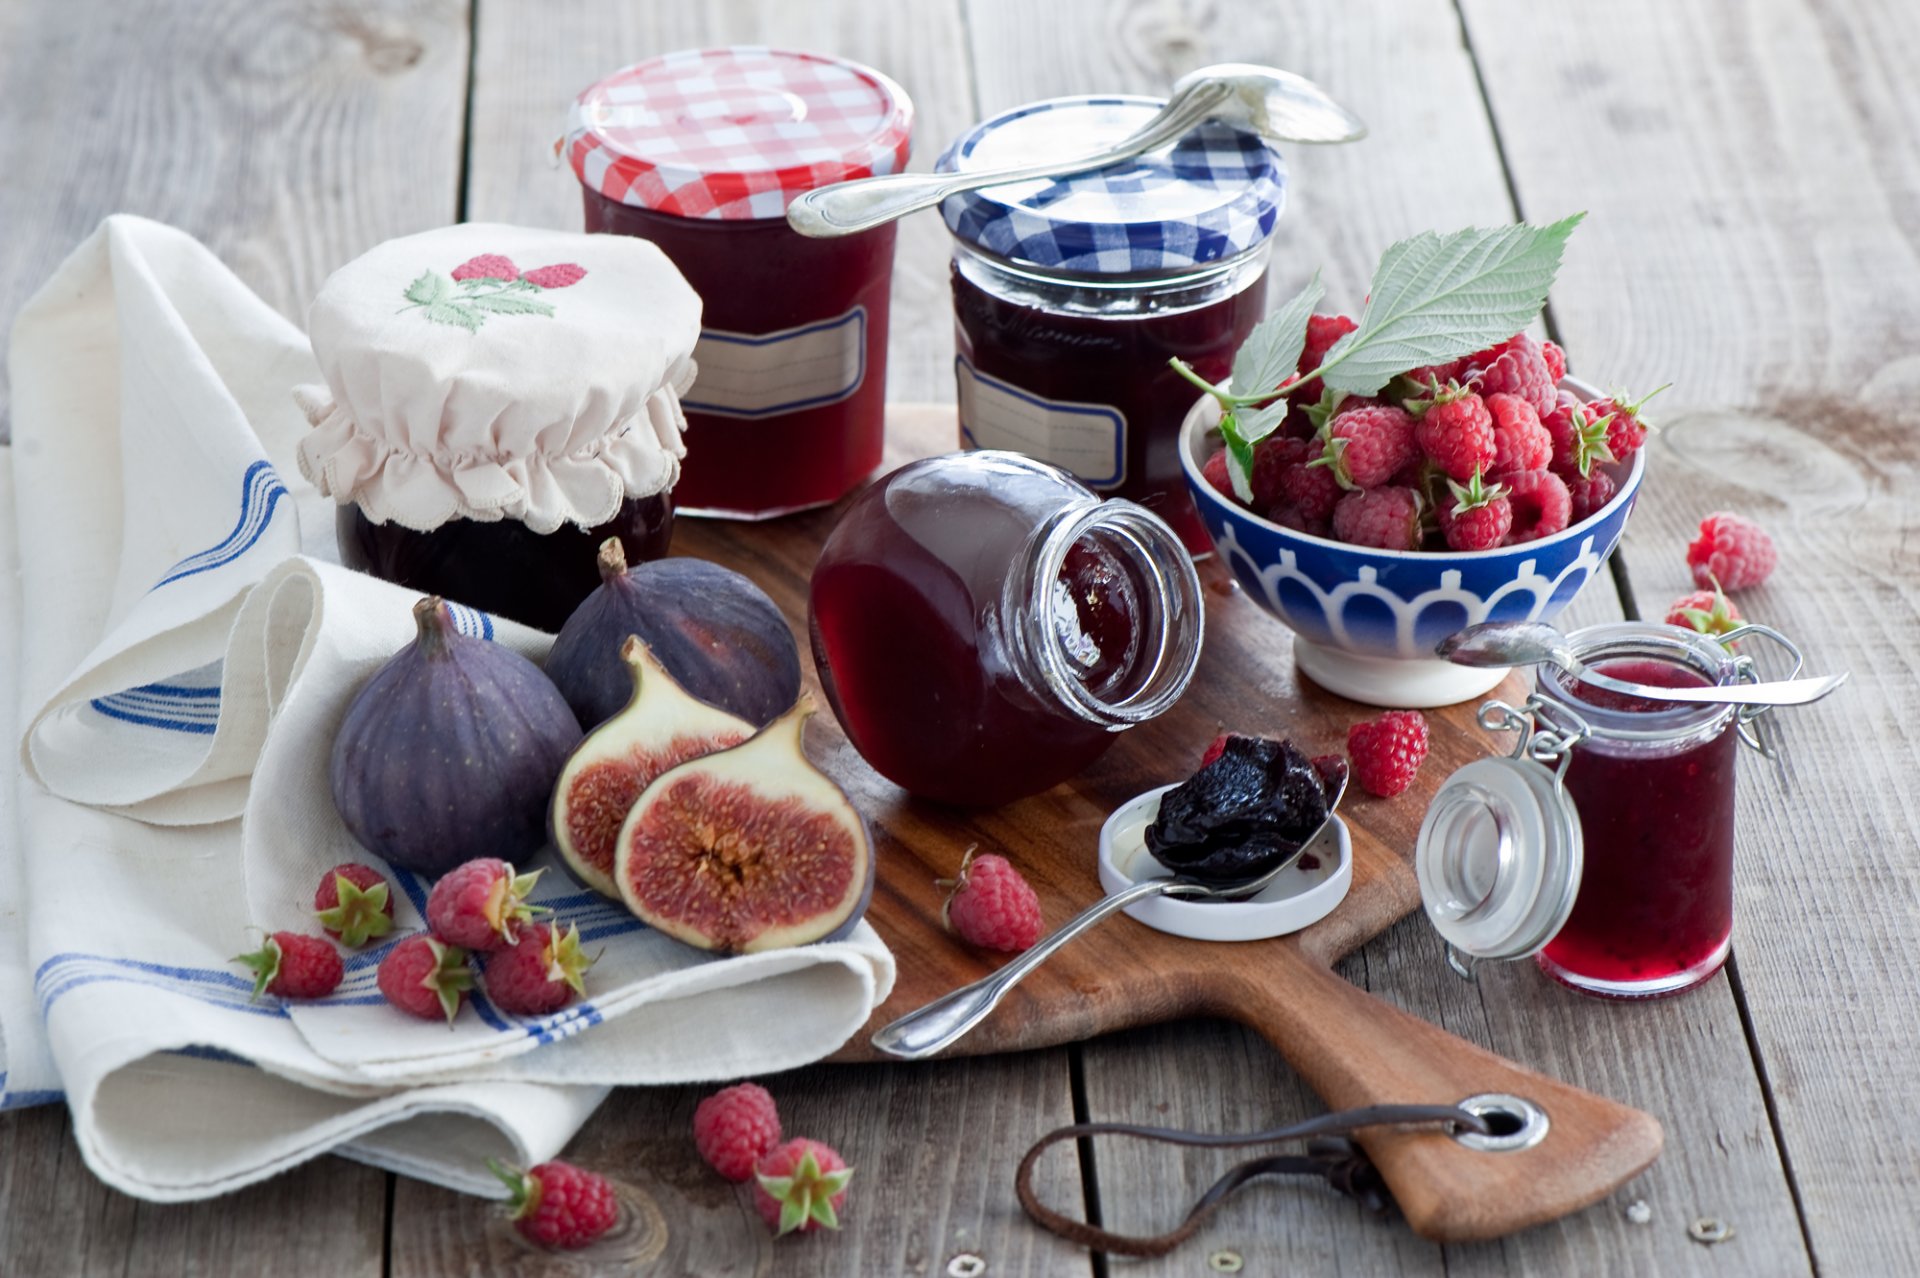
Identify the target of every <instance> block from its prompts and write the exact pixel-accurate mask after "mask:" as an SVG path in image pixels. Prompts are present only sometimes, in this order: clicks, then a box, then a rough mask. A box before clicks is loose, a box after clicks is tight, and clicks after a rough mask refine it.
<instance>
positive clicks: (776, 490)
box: [563, 47, 913, 519]
mask: <svg viewBox="0 0 1920 1278" xmlns="http://www.w3.org/2000/svg"><path fill="white" fill-rule="evenodd" d="M912 122H913V105H912V103H911V102H910V101H909V100H908V98H907V95H906V93H905V92H904V91H903V90H902V89H901V88H900V86H899V85H897V84H895V83H894V82H893V81H891V80H889V79H888V78H887V77H885V76H883V75H881V74H880V73H879V72H877V71H874V70H872V69H870V68H868V67H864V66H860V65H859V64H857V63H853V62H847V61H844V60H842V59H838V58H827V57H821V56H818V55H815V54H810V53H791V52H784V51H780V50H774V49H765V48H750V47H734V48H722V49H695V50H688V51H684V52H679V53H668V54H663V55H661V56H659V57H656V58H650V59H648V60H647V61H645V62H640V63H637V64H635V65H633V66H630V67H626V68H624V69H622V70H620V71H616V72H614V73H613V74H612V75H610V76H608V77H607V78H606V79H604V80H602V81H600V82H599V83H598V84H595V85H593V86H592V87H591V88H589V89H587V90H586V91H585V92H583V93H582V94H581V95H580V97H579V99H578V100H577V101H576V102H575V103H574V104H573V108H572V111H571V114H570V116H569V119H568V125H567V135H566V139H565V141H564V144H563V145H564V146H565V149H566V154H567V158H568V159H569V161H571V163H572V165H573V170H574V172H575V174H577V175H578V176H579V178H580V182H581V187H582V198H583V200H584V201H585V206H586V229H587V230H589V231H605V232H611V233H613V234H617V235H635V236H639V237H641V238H643V239H647V240H651V241H652V242H654V243H655V244H658V245H659V246H660V248H661V249H662V250H664V251H665V253H666V254H667V256H668V257H669V258H670V259H671V260H672V261H673V263H674V265H675V266H677V267H679V268H680V272H681V274H683V275H685V276H686V278H687V281H688V282H689V283H690V284H692V285H693V288H694V291H695V292H697V293H699V294H700V297H701V300H702V302H703V303H704V305H705V310H704V314H703V316H702V319H701V333H700V342H699V345H698V346H697V347H696V348H695V350H694V359H695V361H696V363H697V364H698V365H699V375H698V377H697V379H696V381H695V383H694V386H693V389H692V390H691V391H690V392H689V393H688V394H687V395H686V396H685V398H684V400H683V406H684V407H685V409H686V414H687V422H688V426H689V429H688V436H687V457H686V459H685V462H684V463H683V465H682V468H681V473H680V479H679V483H678V484H677V486H676V488H675V491H674V497H675V501H676V504H677V505H678V507H679V509H680V511H681V513H683V514H693V515H723V516H729V517H733V518H746V519H766V518H771V517H773V516H776V515H781V514H786V513H788V512H790V511H795V510H801V509H805V508H807V507H810V506H820V505H825V504H827V503H829V502H832V501H835V500H837V499H838V498H840V497H841V496H843V495H845V494H846V493H847V492H849V491H850V490H851V489H852V488H853V487H854V485H856V484H858V483H859V482H860V481H861V480H862V479H864V478H865V477H866V476H867V475H869V474H871V473H872V472H873V470H874V468H875V467H877V466H878V465H879V464H880V453H881V445H882V437H883V434H884V425H885V408H886V386H887V320H888V300H889V295H890V290H891V288H892V282H893V245H894V227H893V226H892V225H891V224H889V225H887V226H883V227H878V228H876V229H874V230H871V231H866V232H863V233H861V234H858V235H850V236H844V237H842V238H839V239H809V238H807V237H805V236H803V235H801V234H800V233H799V232H797V231H794V230H793V229H792V228H790V227H789V226H788V225H787V223H786V218H785V212H786V207H787V205H788V204H789V203H790V202H791V201H792V200H793V199H794V198H795V197H796V196H798V195H800V194H801V193H803V192H805V191H807V190H810V189H812V188H813V187H816V186H825V185H827V184H829V183H833V182H842V181H848V180H850V179H853V178H860V177H868V176H872V175H874V174H881V173H895V172H899V171H900V170H902V169H904V168H905V167H906V162H907V152H908V148H909V142H910V135H911V130H912Z"/></svg>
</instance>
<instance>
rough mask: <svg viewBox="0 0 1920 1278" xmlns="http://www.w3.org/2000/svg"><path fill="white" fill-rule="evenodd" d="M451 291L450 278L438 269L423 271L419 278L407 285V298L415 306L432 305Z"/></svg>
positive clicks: (451, 283)
mask: <svg viewBox="0 0 1920 1278" xmlns="http://www.w3.org/2000/svg"><path fill="white" fill-rule="evenodd" d="M452 291H453V281H452V280H450V279H448V278H447V277H446V276H444V275H442V274H440V273H439V272H438V271H423V272H421V275H420V278H419V279H417V280H415V281H414V282H413V283H411V284H409V285H407V300H408V301H409V302H412V303H413V304H414V305H415V306H432V305H433V304H434V303H436V302H440V301H444V300H445V299H446V296H447V294H448V293H450V292H452Z"/></svg>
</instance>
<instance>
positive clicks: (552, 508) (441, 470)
mask: <svg viewBox="0 0 1920 1278" xmlns="http://www.w3.org/2000/svg"><path fill="white" fill-rule="evenodd" d="M686 364H687V367H686V369H685V370H684V371H682V372H681V375H680V376H678V377H676V378H674V380H673V383H672V384H670V385H666V386H662V387H660V388H659V389H658V390H656V391H654V392H653V393H652V394H651V395H649V396H648V397H647V400H646V404H645V406H644V407H643V409H642V410H641V411H640V412H639V413H636V414H634V415H633V416H632V417H631V418H628V419H627V420H626V421H623V422H620V423H619V424H618V425H616V426H615V427H614V428H613V429H612V430H610V431H608V432H607V433H606V434H605V435H603V436H601V437H600V439H598V440H596V441H595V442H594V444H593V446H592V447H591V448H589V449H587V450H585V451H584V452H579V453H574V454H569V455H563V456H546V455H542V454H537V453H536V454H533V455H530V456H523V457H513V458H508V459H505V460H501V459H497V458H491V457H481V456H473V455H455V456H450V457H441V456H426V455H422V454H417V453H408V452H403V451H401V450H400V449H397V448H395V447H393V446H392V445H391V444H389V443H388V442H387V441H386V440H384V439H380V438H376V437H375V436H373V435H371V434H369V433H367V432H366V431H364V430H362V429H361V428H360V426H359V425H358V424H357V423H356V422H355V421H354V420H353V418H352V417H350V416H349V415H348V414H347V412H346V410H345V409H342V408H341V407H340V406H339V405H338V404H336V403H335V402H334V399H333V393H332V392H331V391H330V390H329V389H328V388H327V387H326V386H324V385H315V386H296V387H294V389H293V398H294V402H295V403H296V404H298V405H299V406H300V410H301V411H302V412H304V413H305V414H306V415H307V420H308V421H309V422H311V423H312V424H313V433H312V434H310V435H308V436H307V437H306V438H305V439H303V440H301V441H300V450H299V461H300V473H301V474H303V475H305V476H306V477H307V479H308V481H309V482H311V483H312V484H313V486H314V487H315V488H318V489H319V490H320V491H321V492H322V493H323V494H325V495H326V496H329V497H332V498H333V499H334V500H335V501H336V502H338V503H340V504H341V505H343V506H344V505H346V504H347V503H349V502H354V503H357V504H358V505H359V507H360V509H361V510H362V511H363V512H365V514H366V516H367V518H368V519H371V520H372V521H373V522H374V523H377V524H385V523H396V524H399V525H400V526H401V527H403V528H411V529H413V530H414V531H416V532H431V531H433V530H434V529H435V528H438V527H439V526H440V525H442V524H444V523H446V522H447V521H448V520H450V519H473V520H479V521H481V522H484V523H491V522H493V521H494V520H498V519H515V520H518V521H520V522H521V523H523V524H525V525H526V526H527V527H528V528H531V529H532V530H533V531H534V532H536V533H550V532H553V531H555V530H556V529H558V528H560V527H561V526H562V525H564V524H569V523H572V524H578V525H579V526H580V527H582V528H591V527H593V526H594V525H596V524H603V523H605V522H606V521H607V520H609V519H612V518H613V517H614V515H615V514H616V513H617V512H618V511H619V509H620V503H621V502H623V501H625V500H626V499H627V498H629V497H651V496H652V495H653V494H655V493H658V492H664V491H665V490H667V489H669V488H671V487H673V485H674V483H675V481H677V480H678V479H679V478H680V459H681V458H682V457H684V456H685V455H686V445H685V444H684V443H683V442H682V440H681V436H682V434H683V433H684V432H685V431H686V428H687V418H686V414H685V413H684V412H683V411H682V410H681V408H680V391H681V390H683V389H685V387H686V386H688V385H690V384H691V383H692V380H693V368H692V365H693V361H692V360H691V359H689V360H687V361H686ZM676 371H680V370H676Z"/></svg>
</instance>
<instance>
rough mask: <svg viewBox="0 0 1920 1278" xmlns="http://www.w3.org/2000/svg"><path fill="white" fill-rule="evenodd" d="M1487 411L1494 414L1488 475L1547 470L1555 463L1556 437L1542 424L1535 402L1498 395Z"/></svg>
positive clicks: (1517, 397)
mask: <svg viewBox="0 0 1920 1278" xmlns="http://www.w3.org/2000/svg"><path fill="white" fill-rule="evenodd" d="M1496 400H1497V401H1498V403H1496V402H1495V401H1496ZM1487 411H1488V413H1490V414H1491V415H1492V417H1493V464H1492V465H1491V466H1489V467H1487V473H1488V474H1489V475H1504V474H1506V473H1507V472H1508V471H1514V470H1545V469H1546V468H1547V467H1548V466H1549V465H1550V464H1551V463H1552V461H1553V436H1552V434H1550V433H1549V432H1548V430H1547V428H1546V427H1545V426H1543V425H1541V424H1540V414H1538V413H1536V412H1534V411H1533V405H1532V404H1529V403H1528V402H1527V401H1526V400H1524V399H1521V398H1520V397H1519V396H1518V395H1495V396H1493V397H1492V398H1490V399H1489V400H1488V401H1487Z"/></svg>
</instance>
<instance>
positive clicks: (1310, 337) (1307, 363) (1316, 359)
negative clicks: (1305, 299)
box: [1300, 315, 1359, 377]
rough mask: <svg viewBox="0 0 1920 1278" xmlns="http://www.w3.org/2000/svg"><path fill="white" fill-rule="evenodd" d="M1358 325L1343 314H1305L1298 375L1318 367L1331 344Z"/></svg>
mask: <svg viewBox="0 0 1920 1278" xmlns="http://www.w3.org/2000/svg"><path fill="white" fill-rule="evenodd" d="M1358 327H1359V325H1358V324H1355V323H1354V322H1353V321H1352V320H1350V319H1348V318H1347V317H1346V316H1344V315H1309V316H1307V344H1306V345H1305V346H1303V347H1302V348H1301V349H1300V376H1302V377H1305V376H1306V375H1307V374H1308V373H1311V372H1312V371H1313V370H1314V369H1316V368H1318V367H1320V361H1321V360H1323V359H1325V358H1326V357H1327V352H1328V351H1330V350H1332V349H1333V344H1334V343H1335V342H1337V341H1339V340H1340V339H1341V338H1343V337H1345V336H1346V335H1347V334H1348V333H1351V332H1352V331H1353V330H1354V329H1356V328H1358Z"/></svg>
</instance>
